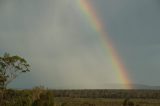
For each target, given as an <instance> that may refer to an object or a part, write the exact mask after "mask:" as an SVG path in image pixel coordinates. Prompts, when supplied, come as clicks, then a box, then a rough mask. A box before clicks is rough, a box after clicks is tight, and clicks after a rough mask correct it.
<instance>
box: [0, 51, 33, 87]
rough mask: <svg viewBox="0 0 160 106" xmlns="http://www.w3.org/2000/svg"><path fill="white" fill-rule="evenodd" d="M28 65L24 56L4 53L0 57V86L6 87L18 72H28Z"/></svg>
mask: <svg viewBox="0 0 160 106" xmlns="http://www.w3.org/2000/svg"><path fill="white" fill-rule="evenodd" d="M29 67H30V65H29V64H28V63H27V61H26V60H25V59H24V58H22V57H20V56H10V54H9V53H5V54H4V55H3V56H2V57H0V87H1V88H6V86H7V85H8V84H9V83H10V82H12V80H14V79H15V78H16V77H17V76H18V75H19V74H21V73H25V72H29V71H30V70H29Z"/></svg>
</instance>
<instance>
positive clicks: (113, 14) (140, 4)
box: [97, 0, 160, 85]
mask: <svg viewBox="0 0 160 106" xmlns="http://www.w3.org/2000/svg"><path fill="white" fill-rule="evenodd" d="M158 2H159V1H157V0H120V1H117V0H107V1H105V0H102V2H97V4H98V5H99V6H101V7H102V8H100V7H99V10H100V11H101V12H100V14H102V16H103V19H104V20H105V19H106V21H105V22H106V26H107V29H106V30H107V31H108V32H109V35H110V36H111V38H112V39H113V41H114V43H115V44H116V47H117V49H118V51H119V53H120V55H121V56H122V57H123V60H124V61H125V63H126V66H127V67H128V68H129V73H130V75H131V76H132V77H133V79H135V83H136V82H137V83H146V84H153V85H154V84H159V80H160V79H158V80H157V78H158V75H159V74H160V72H159V69H160V67H159V66H160V58H159V57H160V40H159V39H160V36H159V35H160V30H159V29H160V12H159V11H160V4H158ZM105 5H106V6H105ZM138 73H139V74H138ZM144 75H145V76H146V77H142V76H144ZM149 77H154V78H155V79H154V78H153V79H152V80H151V79H148V78H149Z"/></svg>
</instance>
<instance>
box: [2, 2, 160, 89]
mask: <svg viewBox="0 0 160 106" xmlns="http://www.w3.org/2000/svg"><path fill="white" fill-rule="evenodd" d="M75 1H76V0H0V55H1V56H2V55H3V53H4V52H8V53H10V54H11V55H19V56H22V57H24V58H25V59H26V60H27V61H28V63H29V64H30V65H31V72H29V73H26V74H23V75H21V76H19V77H18V78H17V79H16V80H14V81H13V82H12V83H11V84H10V85H9V87H13V88H32V87H34V86H39V85H43V86H45V87H48V88H55V89H68V88H70V89H74V88H109V87H110V86H108V85H109V84H115V83H116V84H119V83H121V82H120V81H119V79H118V78H117V73H116V71H114V70H113V66H112V64H111V62H110V60H109V59H108V58H110V56H109V55H108V54H107V53H105V52H104V47H102V44H101V42H100V40H99V39H100V38H99V36H97V33H96V32H95V31H94V30H93V29H92V27H91V25H90V24H89V23H88V22H87V19H86V18H85V16H83V15H84V13H83V11H82V10H80V7H79V5H78V4H77V3H76V2H75ZM88 1H89V3H90V4H91V5H92V7H93V8H94V10H95V11H96V14H97V15H98V17H100V19H101V22H102V23H103V24H104V29H105V30H106V31H107V33H108V36H109V37H110V38H111V40H112V42H113V43H114V48H115V49H116V51H117V54H119V56H120V57H121V61H122V62H123V64H124V65H125V67H126V69H127V73H128V76H129V79H130V80H131V82H132V83H133V84H146V85H157V86H158V85H160V77H159V75H160V71H159V70H160V36H159V34H160V30H159V28H160V20H159V19H160V12H159V10H160V2H159V0H88Z"/></svg>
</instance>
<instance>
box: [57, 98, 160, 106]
mask: <svg viewBox="0 0 160 106" xmlns="http://www.w3.org/2000/svg"><path fill="white" fill-rule="evenodd" d="M124 101H125V99H105V98H94V99H90V98H63V97H60V98H55V99H54V104H55V106H160V100H159V99H130V100H129V101H128V103H126V104H125V103H124Z"/></svg>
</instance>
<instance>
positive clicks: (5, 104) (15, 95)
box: [0, 87, 54, 106]
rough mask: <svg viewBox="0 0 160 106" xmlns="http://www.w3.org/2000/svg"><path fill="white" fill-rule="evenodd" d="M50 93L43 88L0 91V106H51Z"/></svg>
mask: <svg viewBox="0 0 160 106" xmlns="http://www.w3.org/2000/svg"><path fill="white" fill-rule="evenodd" d="M53 105H54V95H53V92H52V91H49V90H47V89H44V88H43V87H35V88H33V89H32V90H12V89H7V90H0V106H53Z"/></svg>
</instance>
